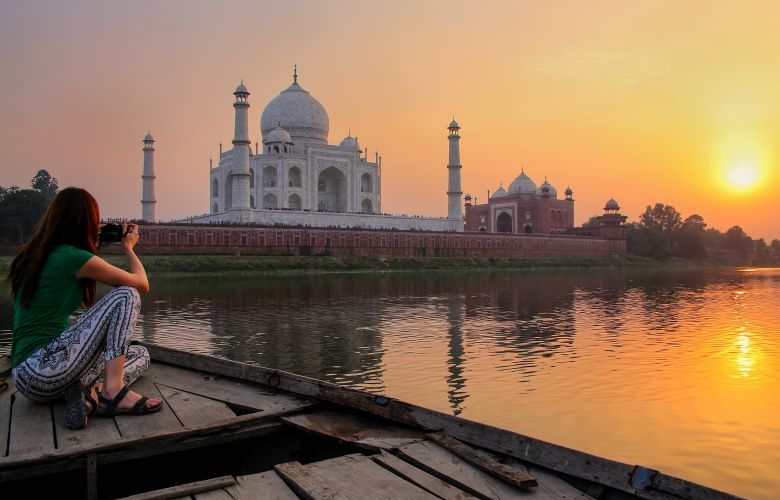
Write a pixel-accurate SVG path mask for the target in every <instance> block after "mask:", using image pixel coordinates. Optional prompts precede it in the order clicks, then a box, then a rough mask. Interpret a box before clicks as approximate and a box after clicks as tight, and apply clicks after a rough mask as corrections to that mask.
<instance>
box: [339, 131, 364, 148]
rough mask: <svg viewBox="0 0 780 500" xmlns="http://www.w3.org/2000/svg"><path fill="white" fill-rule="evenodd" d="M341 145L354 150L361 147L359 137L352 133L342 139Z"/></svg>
mask: <svg viewBox="0 0 780 500" xmlns="http://www.w3.org/2000/svg"><path fill="white" fill-rule="evenodd" d="M339 146H340V147H342V148H345V149H350V150H353V151H354V150H359V149H360V144H358V141H357V137H352V134H350V135H348V136H346V137H345V138H344V139H342V140H341V142H340V143H339Z"/></svg>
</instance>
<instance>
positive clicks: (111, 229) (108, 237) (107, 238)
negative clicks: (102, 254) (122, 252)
mask: <svg viewBox="0 0 780 500" xmlns="http://www.w3.org/2000/svg"><path fill="white" fill-rule="evenodd" d="M125 234H126V233H124V232H123V231H122V224H114V223H113V222H109V223H108V224H104V225H103V226H102V227H101V228H100V236H99V238H98V242H99V244H100V245H103V244H105V243H120V242H121V241H122V238H124V237H125Z"/></svg>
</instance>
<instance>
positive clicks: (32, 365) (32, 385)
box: [12, 286, 149, 403]
mask: <svg viewBox="0 0 780 500" xmlns="http://www.w3.org/2000/svg"><path fill="white" fill-rule="evenodd" d="M140 308H141V297H140V296H139V295H138V291H137V290H136V289H135V288H131V287H128V286H120V287H118V288H115V289H114V290H112V291H111V292H109V293H108V294H106V296H105V297H103V298H102V299H100V300H99V301H98V302H97V303H96V304H95V305H94V306H92V307H90V308H89V309H87V310H86V311H85V312H84V313H83V314H82V315H81V316H79V317H78V319H77V320H76V322H75V323H74V324H73V325H72V326H71V327H70V328H68V329H67V330H65V331H64V332H62V334H60V336H59V337H57V338H55V339H54V340H52V341H51V343H49V344H48V345H45V346H43V347H41V348H40V349H38V350H37V351H35V352H34V353H33V354H32V355H31V356H30V357H29V358H27V359H26V360H25V361H24V362H22V363H20V364H19V365H17V366H16V367H15V368H14V369H13V373H12V374H13V379H14V383H15V384H16V388H17V389H18V390H19V392H21V393H22V394H24V395H25V396H26V397H27V399H30V400H33V401H38V402H41V403H46V402H50V401H56V400H58V399H61V398H62V396H63V394H64V392H65V389H66V388H67V387H68V386H70V385H71V384H72V383H73V382H75V381H76V380H77V379H79V378H80V379H81V382H82V384H84V386H90V385H92V384H94V383H95V382H98V381H102V379H103V368H104V366H105V362H106V361H108V360H110V359H114V358H116V357H118V356H121V355H123V354H126V355H127V357H126V359H125V377H124V378H125V380H124V382H125V384H126V385H130V384H132V383H133V382H135V381H136V380H137V379H138V378H139V377H140V376H141V375H142V374H143V372H144V370H146V368H147V367H148V366H149V352H148V351H147V350H146V348H145V347H142V346H138V345H132V346H131V345H130V337H131V336H132V334H133V330H134V329H135V321H136V319H137V318H138V311H139V309H140Z"/></svg>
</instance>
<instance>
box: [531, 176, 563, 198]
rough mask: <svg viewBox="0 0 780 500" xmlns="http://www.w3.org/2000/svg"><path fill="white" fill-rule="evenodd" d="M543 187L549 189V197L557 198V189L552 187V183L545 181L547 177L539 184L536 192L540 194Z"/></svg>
mask: <svg viewBox="0 0 780 500" xmlns="http://www.w3.org/2000/svg"><path fill="white" fill-rule="evenodd" d="M544 188H547V189H548V190H549V191H550V197H551V198H557V197H558V190H557V189H555V188H554V187H553V185H552V184H550V183H549V182H547V179H545V180H544V182H543V183H542V185H541V186H539V189H537V190H536V194H542V190H543V189H544Z"/></svg>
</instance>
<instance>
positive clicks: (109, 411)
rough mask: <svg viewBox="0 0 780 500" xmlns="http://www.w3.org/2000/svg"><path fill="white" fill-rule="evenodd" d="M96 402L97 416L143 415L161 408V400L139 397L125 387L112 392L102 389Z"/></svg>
mask: <svg viewBox="0 0 780 500" xmlns="http://www.w3.org/2000/svg"><path fill="white" fill-rule="evenodd" d="M117 399H118V401H117ZM98 401H99V403H98V414H99V415H101V416H113V415H118V414H127V413H130V414H133V415H145V414H147V413H152V412H155V411H157V410H159V409H160V408H161V407H162V399H159V398H147V397H145V396H141V395H140V394H138V393H137V392H133V391H131V390H129V389H127V387H126V386H125V387H120V388H119V389H116V390H114V391H112V390H110V389H108V388H106V387H103V388H102V390H101V391H100V393H99V396H98Z"/></svg>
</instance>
